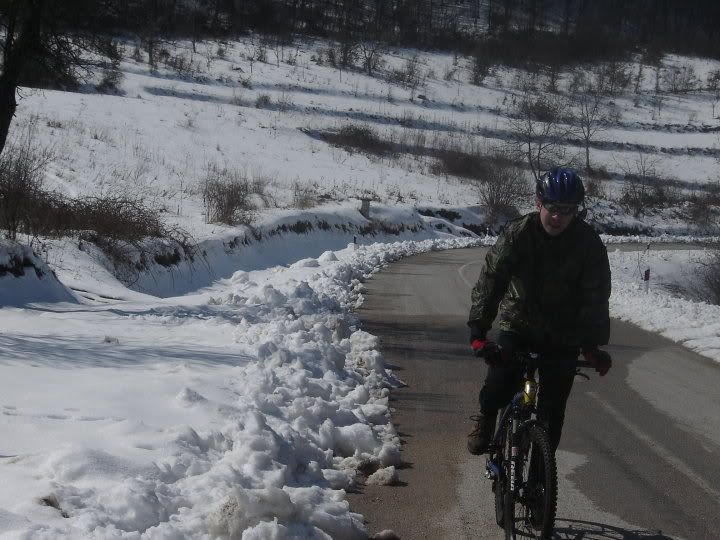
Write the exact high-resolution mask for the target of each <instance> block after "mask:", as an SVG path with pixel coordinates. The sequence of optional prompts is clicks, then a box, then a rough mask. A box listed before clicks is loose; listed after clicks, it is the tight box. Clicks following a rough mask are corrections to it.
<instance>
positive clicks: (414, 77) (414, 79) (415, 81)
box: [390, 55, 422, 90]
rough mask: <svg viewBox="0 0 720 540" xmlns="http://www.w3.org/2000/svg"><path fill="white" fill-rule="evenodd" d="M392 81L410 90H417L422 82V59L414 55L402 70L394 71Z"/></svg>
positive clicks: (391, 76)
mask: <svg viewBox="0 0 720 540" xmlns="http://www.w3.org/2000/svg"><path fill="white" fill-rule="evenodd" d="M390 79H391V81H392V82H394V83H395V84H399V85H401V86H405V87H407V88H410V89H413V90H414V89H417V88H418V86H420V83H421V81H422V76H421V74H420V59H419V58H418V56H417V55H413V56H412V57H411V58H408V59H407V60H406V61H405V65H403V67H402V68H400V69H394V70H393V71H392V73H391V75H390Z"/></svg>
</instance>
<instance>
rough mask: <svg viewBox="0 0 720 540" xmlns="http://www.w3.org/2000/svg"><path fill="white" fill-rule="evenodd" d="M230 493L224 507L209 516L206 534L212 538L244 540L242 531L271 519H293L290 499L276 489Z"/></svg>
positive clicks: (240, 489) (238, 489)
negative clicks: (207, 532) (208, 530)
mask: <svg viewBox="0 0 720 540" xmlns="http://www.w3.org/2000/svg"><path fill="white" fill-rule="evenodd" d="M234 491H235V492H234V493H233V494H232V495H230V496H229V497H228V499H227V501H226V502H225V504H223V505H222V506H221V507H220V508H219V509H217V510H216V511H215V512H214V513H213V514H212V515H211V516H210V519H209V521H210V533H211V535H212V536H213V537H216V536H222V537H230V538H241V537H242V538H244V537H245V535H244V534H243V531H245V530H246V529H248V528H250V527H255V526H257V525H259V524H260V523H261V522H268V523H269V522H271V521H274V520H275V519H279V520H283V521H287V520H289V519H291V518H292V516H293V513H294V505H293V503H292V501H291V500H290V496H289V495H288V494H287V493H285V492H284V491H283V490H282V489H280V488H277V487H269V488H265V489H243V488H240V487H238V488H236V489H235V490H234ZM241 535H242V536H241ZM250 538H260V537H253V536H251V537H250ZM263 538H268V537H263ZM269 538H272V536H270V537H269ZM280 538H282V537H280Z"/></svg>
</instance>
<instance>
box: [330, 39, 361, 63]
mask: <svg viewBox="0 0 720 540" xmlns="http://www.w3.org/2000/svg"><path fill="white" fill-rule="evenodd" d="M326 56H327V59H328V62H329V63H330V65H331V66H332V67H334V68H349V67H352V66H354V65H355V63H356V62H357V60H358V50H357V45H356V44H355V43H354V42H353V41H352V40H349V39H348V40H343V41H341V42H340V43H338V44H337V46H336V47H328V48H327V50H326Z"/></svg>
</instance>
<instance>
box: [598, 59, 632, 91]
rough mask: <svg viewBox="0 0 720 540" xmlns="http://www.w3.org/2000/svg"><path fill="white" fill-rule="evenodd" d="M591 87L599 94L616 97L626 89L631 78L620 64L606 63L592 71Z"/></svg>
mask: <svg viewBox="0 0 720 540" xmlns="http://www.w3.org/2000/svg"><path fill="white" fill-rule="evenodd" d="M593 77H594V81H593V86H594V87H595V88H596V89H597V91H598V92H600V93H601V94H606V95H611V96H614V95H617V94H619V93H621V92H623V91H624V90H626V89H627V88H628V86H629V85H630V82H631V81H632V76H631V75H630V74H629V73H628V71H627V69H626V68H625V66H624V65H623V64H621V63H620V62H616V61H613V62H607V63H605V64H600V65H598V66H597V67H595V68H594V69H593Z"/></svg>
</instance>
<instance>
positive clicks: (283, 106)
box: [260, 92, 295, 112]
mask: <svg viewBox="0 0 720 540" xmlns="http://www.w3.org/2000/svg"><path fill="white" fill-rule="evenodd" d="M293 107H295V102H294V101H293V100H292V97H291V96H290V94H286V93H285V92H283V93H282V94H281V95H280V97H279V98H278V100H277V109H278V110H279V111H281V112H287V111H289V110H291V109H292V108H293ZM260 108H262V107H260Z"/></svg>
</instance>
